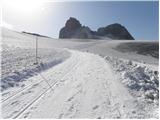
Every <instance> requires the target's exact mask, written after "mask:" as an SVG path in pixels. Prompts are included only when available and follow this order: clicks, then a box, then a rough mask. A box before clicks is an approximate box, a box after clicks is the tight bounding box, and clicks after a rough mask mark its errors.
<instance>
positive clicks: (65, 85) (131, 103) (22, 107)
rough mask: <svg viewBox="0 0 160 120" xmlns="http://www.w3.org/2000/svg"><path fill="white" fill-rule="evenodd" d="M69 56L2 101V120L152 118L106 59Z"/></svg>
mask: <svg viewBox="0 0 160 120" xmlns="http://www.w3.org/2000/svg"><path fill="white" fill-rule="evenodd" d="M68 52H70V54H71V56H70V58H68V59H67V60H66V61H64V62H62V63H60V64H58V65H56V66H54V67H51V68H50V69H48V70H47V71H44V72H41V73H40V74H38V75H37V76H33V77H31V78H29V79H32V81H34V82H33V84H32V85H31V86H30V87H28V88H26V89H23V90H20V91H19V92H17V93H16V94H15V93H14V95H13V96H12V97H9V98H8V99H6V100H5V101H2V116H3V118H152V117H155V116H154V114H152V113H154V112H155V111H152V112H151V110H150V109H147V107H146V106H142V105H141V106H140V105H139V101H137V99H136V98H134V97H133V96H131V94H130V93H129V91H128V89H127V88H126V87H125V86H123V85H122V84H121V83H120V81H119V80H118V78H117V76H116V74H115V72H114V71H113V70H112V68H111V66H110V64H109V63H107V62H106V61H105V59H103V58H101V57H100V56H98V55H94V54H91V53H86V52H79V51H71V50H69V51H68ZM42 76H43V77H42ZM44 79H45V80H47V81H48V82H49V84H50V85H51V87H52V88H50V86H48V84H47V83H46V81H45V80H44ZM26 81H27V80H26ZM144 108H145V109H144Z"/></svg>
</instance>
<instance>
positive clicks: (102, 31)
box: [97, 23, 134, 40]
mask: <svg viewBox="0 0 160 120" xmlns="http://www.w3.org/2000/svg"><path fill="white" fill-rule="evenodd" d="M97 34H98V35H99V36H108V37H110V38H112V39H125V40H133V39H134V38H133V37H132V36H131V34H130V33H129V32H128V31H127V29H126V28H125V27H124V26H122V25H120V24H118V23H115V24H111V25H108V26H107V27H102V28H99V29H98V30H97Z"/></svg>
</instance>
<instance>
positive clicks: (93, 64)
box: [1, 28, 159, 119]
mask: <svg viewBox="0 0 160 120" xmlns="http://www.w3.org/2000/svg"><path fill="white" fill-rule="evenodd" d="M36 40H37V43H38V44H37V46H38V49H37V50H36ZM1 45H2V49H1V59H2V62H1V97H2V99H1V108H2V109H1V115H2V116H1V117H2V118H97V119H101V118H158V117H159V114H158V110H159V77H158V76H159V71H158V60H159V53H158V49H159V44H158V42H157V41H150V42H146V41H140V40H139V41H136V40H134V41H130V40H128V41H127V40H125V41H123V40H107V41H106V40H95V39H52V38H48V37H44V36H41V35H39V36H38V37H37V36H35V35H33V34H28V33H20V32H16V31H11V30H9V29H5V28H2V41H1ZM36 51H37V52H36ZM36 53H37V57H36ZM36 59H37V60H38V63H36Z"/></svg>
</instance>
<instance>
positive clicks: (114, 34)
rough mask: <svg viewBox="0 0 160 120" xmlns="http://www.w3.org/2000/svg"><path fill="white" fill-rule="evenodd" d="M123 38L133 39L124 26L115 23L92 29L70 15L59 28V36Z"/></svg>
mask: <svg viewBox="0 0 160 120" xmlns="http://www.w3.org/2000/svg"><path fill="white" fill-rule="evenodd" d="M105 37H106V38H111V39H124V40H134V38H133V37H132V36H131V34H130V33H129V32H128V31H127V29H126V28H125V27H123V26H122V25H120V24H118V23H116V24H112V25H109V26H107V27H102V28H99V29H98V30H97V31H92V30H91V29H90V28H89V27H86V26H82V25H81V24H80V22H79V21H78V20H77V19H75V18H73V17H70V18H69V20H67V22H66V24H65V26H64V27H63V28H62V29H61V30H60V33H59V38H80V39H102V38H105Z"/></svg>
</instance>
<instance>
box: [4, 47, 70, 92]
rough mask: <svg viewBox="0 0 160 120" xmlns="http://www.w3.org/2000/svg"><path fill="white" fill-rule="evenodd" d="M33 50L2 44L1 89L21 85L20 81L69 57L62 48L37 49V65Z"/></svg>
mask: <svg viewBox="0 0 160 120" xmlns="http://www.w3.org/2000/svg"><path fill="white" fill-rule="evenodd" d="M35 51H36V50H35V49H33V48H32V49H31V48H29V49H28V48H23V49H22V48H19V47H13V48H11V47H8V46H7V45H2V62H1V66H2V71H1V72H2V76H1V91H4V90H5V89H7V88H9V87H14V86H23V84H22V81H24V80H25V79H27V78H29V77H31V76H33V75H36V74H37V73H38V72H41V71H42V70H46V69H49V68H50V67H52V66H54V65H56V64H59V63H61V62H62V61H64V60H65V59H66V58H68V57H69V53H68V52H67V51H65V50H62V49H61V50H56V49H38V62H39V65H37V64H35V63H36V55H35V53H36V52H35Z"/></svg>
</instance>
